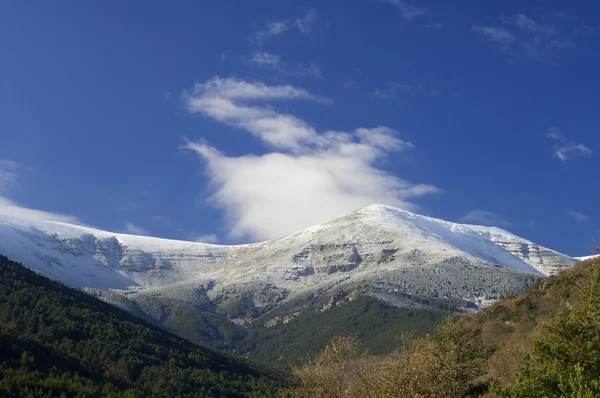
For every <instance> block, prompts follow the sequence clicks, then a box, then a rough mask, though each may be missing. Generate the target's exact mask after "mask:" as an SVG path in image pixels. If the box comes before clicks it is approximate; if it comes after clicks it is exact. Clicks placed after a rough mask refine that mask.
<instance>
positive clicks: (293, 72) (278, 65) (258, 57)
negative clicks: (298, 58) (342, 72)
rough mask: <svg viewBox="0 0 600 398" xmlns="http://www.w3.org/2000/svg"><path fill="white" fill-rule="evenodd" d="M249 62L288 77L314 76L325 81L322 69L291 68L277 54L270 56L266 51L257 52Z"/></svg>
mask: <svg viewBox="0 0 600 398" xmlns="http://www.w3.org/2000/svg"><path fill="white" fill-rule="evenodd" d="M247 62H248V63H249V64H251V65H256V66H260V67H268V68H272V69H274V70H276V71H277V72H279V73H281V74H283V75H288V76H314V77H318V78H319V79H324V76H323V75H322V74H321V70H320V68H319V67H318V66H317V65H315V64H310V65H308V66H297V67H290V66H288V65H287V64H286V63H285V62H283V61H282V60H281V57H280V56H279V55H277V54H270V53H267V52H264V51H255V52H254V54H252V56H251V57H250V58H248V60H247Z"/></svg>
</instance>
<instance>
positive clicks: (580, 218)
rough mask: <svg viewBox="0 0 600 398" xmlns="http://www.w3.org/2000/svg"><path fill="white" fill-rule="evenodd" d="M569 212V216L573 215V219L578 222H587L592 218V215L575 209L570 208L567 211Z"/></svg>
mask: <svg viewBox="0 0 600 398" xmlns="http://www.w3.org/2000/svg"><path fill="white" fill-rule="evenodd" d="M567 214H568V215H569V216H571V217H572V218H573V220H575V221H577V222H578V223H582V222H586V221H588V220H589V219H590V217H589V216H588V215H587V214H583V213H581V212H578V211H575V210H569V211H568V212H567Z"/></svg>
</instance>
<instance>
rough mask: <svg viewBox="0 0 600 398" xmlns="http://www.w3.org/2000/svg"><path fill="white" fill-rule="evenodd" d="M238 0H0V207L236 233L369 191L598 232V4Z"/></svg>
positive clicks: (365, 199) (440, 212)
mask: <svg viewBox="0 0 600 398" xmlns="http://www.w3.org/2000/svg"><path fill="white" fill-rule="evenodd" d="M249 3H250V2H246V1H229V2H217V1H204V2H197V1H187V2H185V1H181V2H176V4H169V6H167V5H166V3H164V2H141V1H140V2H134V1H131V2H117V1H107V2H77V3H73V2H42V1H39V2H10V3H5V4H3V5H2V8H3V9H2V12H0V44H1V46H0V48H1V49H2V57H1V59H2V62H0V211H3V212H10V213H13V214H17V213H18V214H22V215H24V216H27V217H33V218H52V219H61V220H67V221H75V222H80V223H84V224H87V225H91V226H95V227H98V228H102V229H107V230H113V231H118V232H124V231H129V232H132V233H140V234H150V235H156V236H161V237H169V238H177V239H190V240H193V239H201V240H206V241H216V242H220V243H235V242H249V241H256V240H261V239H267V238H273V237H277V236H280V235H283V234H286V233H288V232H292V231H294V230H297V229H301V228H303V227H306V226H309V225H311V224H315V223H318V222H322V221H325V220H327V219H329V218H333V217H335V216H338V215H343V214H345V213H347V212H349V211H351V210H352V209H355V208H359V207H362V206H364V205H367V204H369V203H373V202H379V203H385V204H390V205H395V206H400V207H404V208H407V209H410V210H413V211H416V212H419V213H422V214H426V215H431V216H435V217H439V218H443V219H446V220H451V221H465V222H471V223H476V224H480V223H483V224H488V225H496V226H499V227H502V228H505V229H507V230H509V231H511V232H514V233H516V234H518V235H520V236H523V237H525V238H528V239H530V240H532V241H534V242H536V243H539V244H542V245H545V246H548V247H551V248H553V249H556V250H559V251H563V252H565V253H568V254H571V255H576V254H586V253H587V252H588V248H589V243H590V241H591V239H592V238H593V237H594V236H597V237H600V227H598V225H599V224H598V219H599V218H600V206H599V205H598V198H599V197H600V188H599V187H598V184H597V183H596V181H595V176H596V174H597V170H599V160H598V154H597V151H598V150H600V133H599V127H600V120H599V119H598V117H597V105H598V87H600V77H599V76H598V73H597V71H596V70H597V65H598V62H599V60H600V59H599V58H600V51H599V45H598V38H599V36H598V35H599V34H600V32H599V31H598V29H600V25H597V21H598V18H599V17H600V6H598V5H596V4H594V3H593V2H567V1H554V2H547V1H528V2H522V1H502V2H500V1H498V2H485V3H486V4H485V7H482V6H481V4H482V3H481V2H480V1H475V0H473V1H463V2H461V3H460V6H457V5H456V4H455V3H451V2H445V1H426V0H407V1H406V2H404V1H400V0H387V1H378V0H349V1H345V2H343V6H342V2H338V3H336V2H316V1H313V2H310V1H298V2H293V4H292V2H281V1H257V2H252V4H251V5H250V4H249ZM33 209H35V210H33Z"/></svg>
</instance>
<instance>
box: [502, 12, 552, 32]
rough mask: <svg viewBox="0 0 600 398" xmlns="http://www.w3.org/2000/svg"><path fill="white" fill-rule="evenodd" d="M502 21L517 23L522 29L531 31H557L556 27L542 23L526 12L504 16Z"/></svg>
mask: <svg viewBox="0 0 600 398" xmlns="http://www.w3.org/2000/svg"><path fill="white" fill-rule="evenodd" d="M502 21H503V22H504V23H506V24H512V25H515V26H517V27H518V28H519V29H521V30H522V31H531V32H535V33H543V34H548V35H551V34H553V33H556V27H554V26H551V25H540V24H538V23H537V22H536V21H534V20H533V19H531V18H529V17H527V16H526V15H525V14H517V15H515V16H513V17H503V18H502Z"/></svg>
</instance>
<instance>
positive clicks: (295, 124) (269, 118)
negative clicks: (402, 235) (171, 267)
mask: <svg viewBox="0 0 600 398" xmlns="http://www.w3.org/2000/svg"><path fill="white" fill-rule="evenodd" d="M231 93H253V95H249V94H245V95H241V94H235V95H232V94H231ZM184 98H185V99H186V103H187V109H188V111H189V112H190V113H202V114H204V115H206V116H208V117H210V118H213V119H215V120H217V121H220V122H223V123H226V124H229V125H232V126H236V127H238V128H241V129H243V130H246V131H248V132H250V133H252V134H253V135H255V136H256V137H257V138H259V139H260V140H261V141H262V142H263V143H265V144H266V145H268V146H269V147H271V148H273V150H272V151H271V152H268V153H266V154H264V155H260V156H259V155H245V156H240V157H229V156H227V155H225V154H223V153H222V152H220V151H219V150H217V149H216V148H214V147H211V146H210V145H208V144H207V143H205V142H190V143H188V145H187V148H189V149H191V150H193V151H195V152H196V153H197V154H198V155H199V156H200V157H201V158H202V159H203V160H204V161H205V162H206V172H207V175H208V176H209V178H210V180H211V185H212V187H213V188H214V193H213V195H212V197H211V201H212V203H213V204H214V205H216V206H218V207H221V208H222V209H224V211H225V214H226V216H227V219H228V222H229V224H228V227H229V236H230V237H231V238H234V239H243V238H246V237H250V238H251V239H270V238H275V237H279V236H283V235H285V234H288V233H292V232H294V231H297V230H299V229H302V228H304V227H307V226H310V225H313V224H317V223H320V222H323V221H325V220H328V219H331V218H334V217H337V216H340V215H343V214H346V213H348V212H350V211H353V210H356V209H358V208H360V207H363V206H367V205H370V204H372V203H387V204H389V205H393V206H398V207H403V208H407V209H411V210H417V209H418V206H417V205H415V204H414V203H412V202H410V200H411V199H414V198H418V197H420V196H423V195H427V194H432V193H437V192H439V191H440V190H439V189H438V188H436V187H434V186H431V185H419V184H417V185H414V184H411V183H409V182H407V181H405V180H403V179H401V178H399V177H398V176H396V175H393V174H391V173H389V172H386V171H384V170H382V169H380V168H378V167H377V165H376V164H378V163H379V162H380V161H382V160H384V159H385V158H386V155H387V154H388V153H389V152H391V151H404V150H409V149H412V148H413V147H414V146H413V145H412V143H410V142H408V141H404V140H401V139H400V138H398V132H396V131H395V130H393V129H391V128H389V127H384V126H380V127H376V128H372V129H366V128H359V129H356V130H353V131H350V132H342V131H325V132H317V131H316V130H315V128H314V127H312V126H311V125H309V124H308V123H307V122H305V121H303V120H301V119H298V118H296V117H295V116H292V115H282V114H280V113H278V112H277V111H276V110H274V109H273V108H272V107H271V106H267V105H266V104H263V105H262V106H258V105H254V106H252V105H248V104H247V103H248V102H256V101H257V100H262V99H265V98H268V99H271V100H290V99H304V100H313V101H314V100H317V102H323V101H322V100H321V97H316V96H314V95H312V94H309V93H308V92H306V91H305V90H302V89H299V88H295V87H291V86H266V85H264V84H263V83H248V82H245V81H241V80H237V79H221V78H213V79H211V80H209V81H208V82H206V83H204V84H197V85H196V86H194V88H193V89H192V90H190V92H188V93H186V94H185V96H184Z"/></svg>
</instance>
